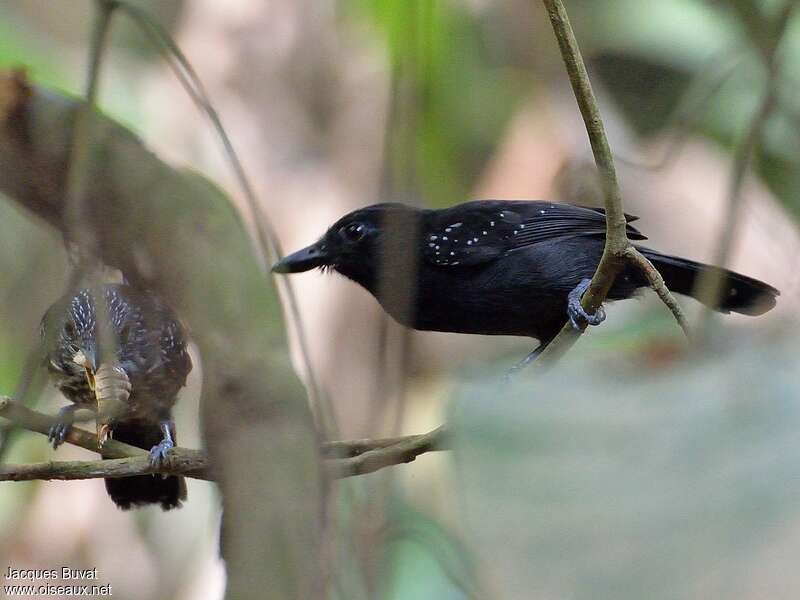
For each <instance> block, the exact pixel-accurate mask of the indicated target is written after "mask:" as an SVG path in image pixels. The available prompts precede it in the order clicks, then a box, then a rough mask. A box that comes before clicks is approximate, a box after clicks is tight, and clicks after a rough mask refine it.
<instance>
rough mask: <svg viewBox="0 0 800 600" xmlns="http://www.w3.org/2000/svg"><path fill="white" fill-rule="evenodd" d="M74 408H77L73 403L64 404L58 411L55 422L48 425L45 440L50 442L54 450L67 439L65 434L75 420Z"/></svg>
mask: <svg viewBox="0 0 800 600" xmlns="http://www.w3.org/2000/svg"><path fill="white" fill-rule="evenodd" d="M76 410H78V407H77V406H76V405H74V404H73V405H70V406H65V407H63V408H61V410H59V411H58V415H56V422H55V423H53V424H52V425H51V426H50V429H49V430H48V432H47V441H48V442H50V443H51V444H52V446H53V450H56V449H57V448H58V447H59V446H60V445H61V444H63V443H64V440H66V439H67V434H68V433H69V430H70V429H71V428H72V423H73V422H74V421H75V411H76Z"/></svg>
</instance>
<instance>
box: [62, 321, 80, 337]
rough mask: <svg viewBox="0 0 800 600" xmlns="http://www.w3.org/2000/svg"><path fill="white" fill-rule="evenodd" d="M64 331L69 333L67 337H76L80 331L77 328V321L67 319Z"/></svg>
mask: <svg viewBox="0 0 800 600" xmlns="http://www.w3.org/2000/svg"><path fill="white" fill-rule="evenodd" d="M64 333H66V334H67V337H70V338H72V337H75V336H76V335H77V333H78V331H77V330H76V329H75V323H73V322H72V321H67V322H66V324H65V325H64Z"/></svg>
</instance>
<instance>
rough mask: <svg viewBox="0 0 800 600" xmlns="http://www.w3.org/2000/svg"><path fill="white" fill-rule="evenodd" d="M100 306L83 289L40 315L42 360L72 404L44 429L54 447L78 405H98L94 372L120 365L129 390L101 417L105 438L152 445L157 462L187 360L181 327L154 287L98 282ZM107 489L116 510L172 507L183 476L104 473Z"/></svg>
mask: <svg viewBox="0 0 800 600" xmlns="http://www.w3.org/2000/svg"><path fill="white" fill-rule="evenodd" d="M97 295H98V296H100V295H102V302H103V303H104V304H103V305H101V308H102V309H103V310H97V308H98V306H97V300H98V299H97V298H96V297H95V295H94V294H93V293H92V291H91V290H89V289H84V290H81V291H79V292H77V293H76V294H74V295H68V296H65V297H63V298H61V299H60V300H59V301H57V302H56V303H55V304H54V305H53V306H52V307H50V309H49V310H48V311H47V313H46V314H45V316H44V318H43V319H42V335H43V337H44V339H45V343H46V344H47V345H48V346H47V347H48V349H49V353H48V354H47V357H46V360H47V366H48V370H49V371H50V374H51V377H52V378H53V380H54V381H55V384H56V386H57V387H58V388H59V389H60V390H61V392H62V393H63V394H64V396H66V397H67V399H68V400H70V401H71V402H73V404H72V405H70V406H66V407H64V408H62V409H61V411H60V412H59V415H58V422H57V423H56V425H54V426H53V427H52V428H51V430H50V436H49V438H50V440H51V441H52V443H53V448H57V447H58V446H59V445H60V444H62V443H63V442H64V438H65V436H66V435H67V433H68V432H69V429H70V427H71V426H72V422H73V419H74V412H75V411H76V410H77V409H79V408H88V409H91V410H96V409H97V406H98V402H97V397H96V396H95V383H96V382H95V378H94V377H95V374H97V371H98V368H100V367H101V365H104V364H107V365H113V366H114V367H115V368H117V369H121V370H122V371H123V372H124V375H123V377H125V378H127V380H128V382H129V383H130V395H129V396H128V397H127V399H126V401H125V403H124V405H123V406H122V407H121V410H119V411H117V412H115V413H114V414H113V415H112V416H111V417H110V418H109V420H108V421H107V422H106V423H104V427H106V428H107V429H108V431H109V432H110V435H111V437H113V438H114V439H116V440H119V441H121V442H125V443H128V444H132V445H134V446H138V447H140V448H144V449H146V450H149V451H150V460H151V462H152V463H153V464H156V465H157V464H159V463H160V462H161V461H162V460H164V459H165V457H166V455H167V452H168V451H169V450H170V448H172V447H174V445H175V425H174V423H173V421H172V407H173V405H174V404H175V401H176V397H177V394H178V391H179V390H180V389H181V388H182V387H183V386H184V385H185V384H186V376H187V375H188V374H189V371H191V370H192V361H191V358H190V357H189V354H188V352H187V351H186V332H185V331H184V328H183V327H182V325H181V324H180V322H179V321H178V319H177V318H176V317H175V315H174V314H173V312H172V311H171V310H170V309H169V308H168V307H167V306H166V305H164V304H163V303H162V302H161V301H160V300H159V299H158V298H157V297H156V296H155V295H154V294H152V293H150V292H145V291H141V290H138V289H134V288H132V287H129V286H126V285H104V286H102V288H101V291H100V293H98V294H97ZM105 483H106V490H107V491H108V494H109V496H111V499H112V500H113V501H114V503H115V504H116V505H117V506H119V507H120V508H122V509H128V508H131V507H132V506H140V505H145V504H156V503H158V504H161V507H162V508H163V509H164V510H169V509H171V508H178V507H180V505H181V501H182V500H185V499H186V482H185V481H184V478H183V477H176V476H167V477H162V476H161V475H139V476H134V477H124V478H118V479H106V480H105Z"/></svg>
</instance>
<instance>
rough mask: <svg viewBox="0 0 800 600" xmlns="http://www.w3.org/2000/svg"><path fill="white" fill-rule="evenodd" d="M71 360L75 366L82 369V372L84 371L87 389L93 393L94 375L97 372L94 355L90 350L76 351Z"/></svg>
mask: <svg viewBox="0 0 800 600" xmlns="http://www.w3.org/2000/svg"><path fill="white" fill-rule="evenodd" d="M72 360H73V362H74V363H75V364H76V365H78V366H81V367H83V369H84V371H86V381H87V383H88V384H89V389H90V390H92V391H94V387H95V381H94V374H95V372H96V371H97V357H96V356H95V353H94V352H92V351H90V350H78V351H77V352H76V353H75V356H73V357H72Z"/></svg>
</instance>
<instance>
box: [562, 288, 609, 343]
mask: <svg viewBox="0 0 800 600" xmlns="http://www.w3.org/2000/svg"><path fill="white" fill-rule="evenodd" d="M591 282H592V280H591V279H584V280H582V281H581V282H580V283H579V284H578V285H576V286H575V289H574V290H572V291H571V292H570V293H569V295H568V296H567V316H569V322H570V323H571V324H572V327H574V328H575V329H577V330H578V331H583V327H582V326H581V325H582V323H586V324H587V325H600V323H602V322H603V321H605V320H606V311H605V310H604V309H603V307H602V306H599V307H598V308H597V312H596V313H595V314H593V315H590V314H589V313H587V312H586V311H585V310H584V309H583V306H581V298H582V297H583V294H584V292H586V290H587V289H589V284H590V283H591Z"/></svg>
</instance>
